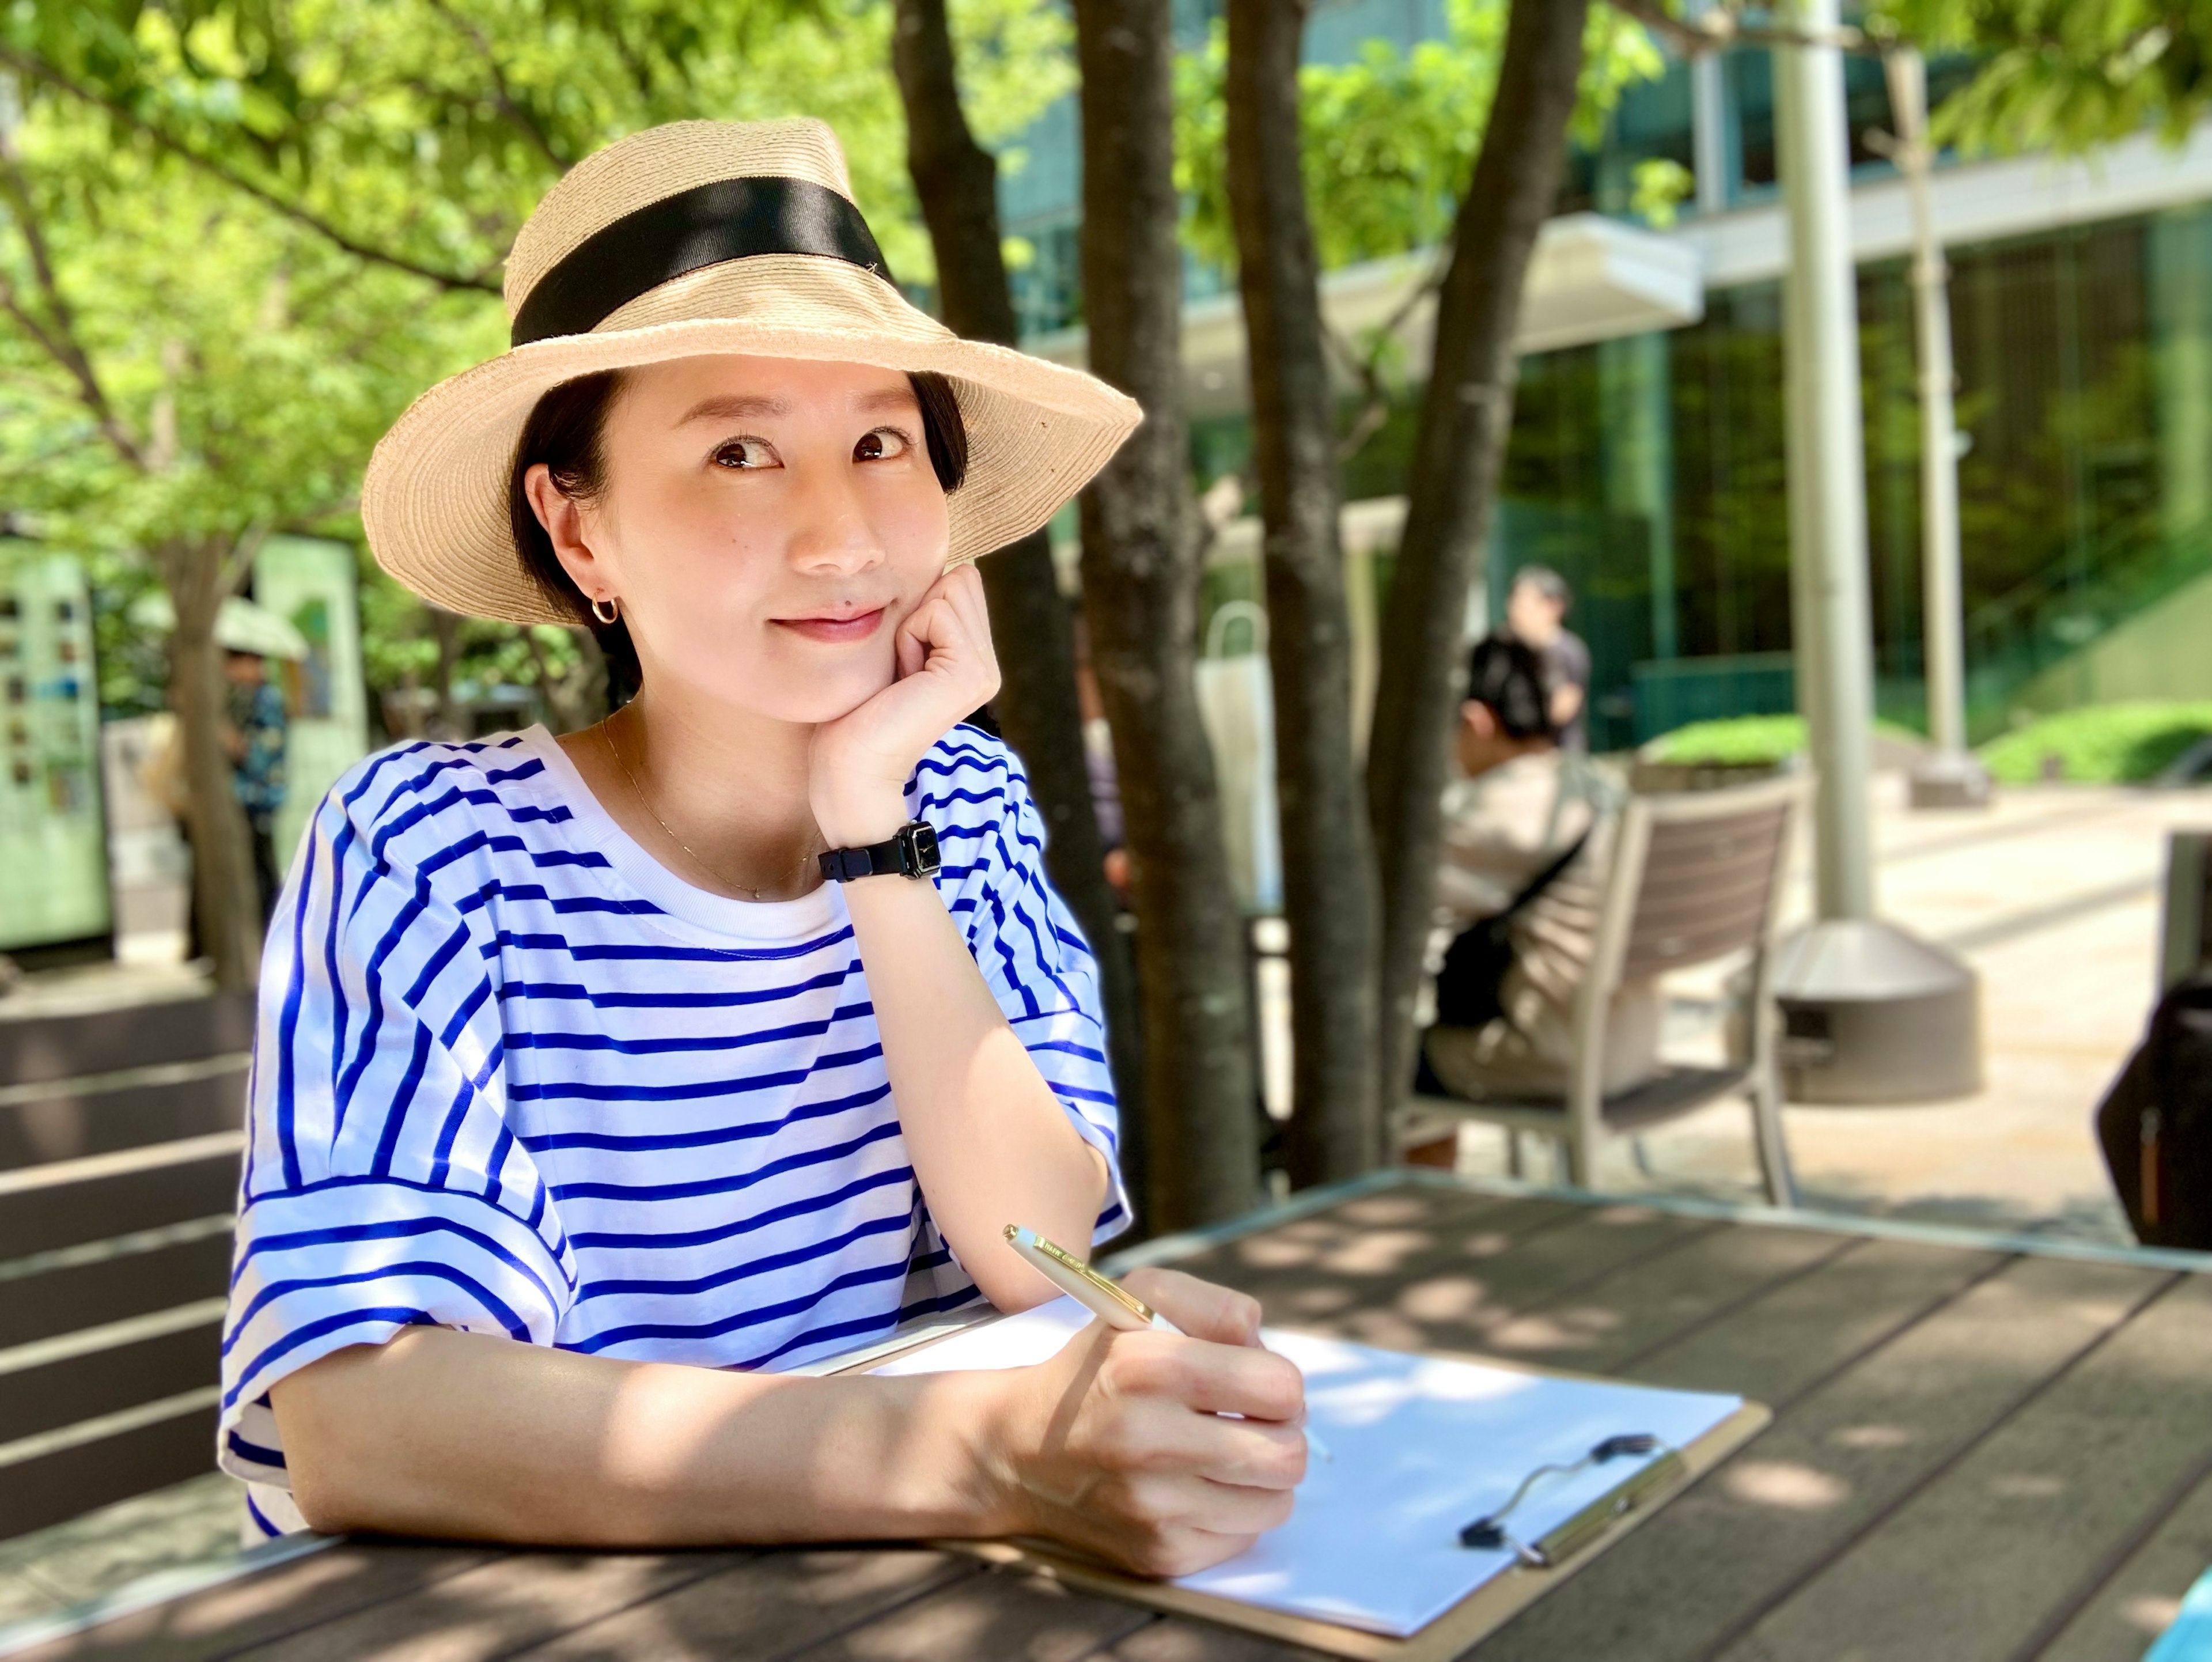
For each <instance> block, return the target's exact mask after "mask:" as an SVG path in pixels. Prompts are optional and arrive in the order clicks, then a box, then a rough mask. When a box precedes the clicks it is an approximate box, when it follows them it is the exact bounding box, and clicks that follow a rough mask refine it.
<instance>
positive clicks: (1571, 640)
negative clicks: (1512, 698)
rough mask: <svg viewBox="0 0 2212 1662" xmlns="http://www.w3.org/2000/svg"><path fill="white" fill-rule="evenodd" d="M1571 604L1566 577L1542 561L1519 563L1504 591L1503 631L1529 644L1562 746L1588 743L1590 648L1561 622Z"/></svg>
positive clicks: (1569, 747) (1577, 747) (1582, 746)
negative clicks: (1538, 663) (1539, 663)
mask: <svg viewBox="0 0 2212 1662" xmlns="http://www.w3.org/2000/svg"><path fill="white" fill-rule="evenodd" d="M1574 604H1575V594H1574V590H1572V589H1571V588H1570V587H1567V580H1566V579H1565V577H1562V576H1561V575H1559V573H1558V572H1556V571H1554V570H1553V569H1552V568H1551V567H1549V566H1547V565H1524V566H1522V568H1521V569H1519V570H1518V571H1516V572H1515V573H1514V574H1513V587H1512V588H1511V589H1510V591H1508V593H1507V594H1506V597H1505V632H1506V633H1507V634H1509V635H1510V636H1512V637H1513V638H1514V639H1515V640H1516V641H1520V642H1524V643H1525V644H1527V645H1528V647H1530V648H1533V649H1534V652H1535V654H1536V656H1537V657H1538V658H1539V659H1541V661H1542V662H1543V666H1544V678H1545V681H1546V683H1547V685H1548V686H1549V688H1550V693H1549V697H1550V700H1551V715H1552V725H1553V727H1554V728H1557V729H1558V730H1559V747H1560V748H1561V749H1562V750H1571V751H1583V752H1587V751H1588V750H1589V722H1588V721H1587V720H1585V719H1584V718H1585V716H1586V715H1587V714H1588V710H1589V684H1590V653H1589V645H1588V644H1587V643H1586V642H1584V641H1583V637H1582V636H1579V635H1577V634H1576V633H1575V632H1574V630H1571V629H1569V628H1568V627H1567V613H1568V612H1570V611H1571V610H1572V609H1573V606H1574Z"/></svg>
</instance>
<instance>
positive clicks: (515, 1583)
mask: <svg viewBox="0 0 2212 1662" xmlns="http://www.w3.org/2000/svg"><path fill="white" fill-rule="evenodd" d="M748 1557H750V1554H749V1553H744V1552H663V1553H647V1552H641V1553H620V1552H605V1553H593V1552H506V1553H498V1554H495V1555H491V1556H489V1557H488V1558H486V1559H485V1560H484V1561H483V1562H480V1563H477V1564H472V1565H470V1566H467V1567H465V1568H462V1569H460V1570H459V1571H458V1572H457V1573H456V1574H451V1575H445V1576H441V1577H439V1578H437V1579H436V1580H434V1581H431V1582H428V1583H427V1584H426V1585H424V1586H422V1587H419V1588H417V1589H416V1590H415V1591H414V1592H410V1594H409V1595H408V1596H407V1597H405V1598H387V1599H381V1600H379V1601H377V1602H375V1603H372V1604H362V1605H361V1606H360V1607H359V1608H357V1609H356V1610H352V1611H350V1612H349V1613H347V1614H346V1615H343V1616H339V1617H337V1619H336V1620H334V1621H333V1620H326V1621H321V1622H317V1623H315V1625H314V1626H313V1627H312V1628H309V1629H306V1630H305V1631H301V1632H296V1633H291V1634H288V1635H283V1636H282V1637H277V1638H272V1639H271V1640H270V1641H268V1642H266V1643H264V1644H262V1645H258V1646H256V1647H253V1648H252V1649H251V1650H245V1651H240V1652H238V1653H236V1654H237V1655H238V1656H239V1657H240V1659H245V1658H249V1657H250V1658H252V1662H323V1659H326V1658H335V1657H371V1656H376V1657H401V1656H404V1657H405V1658H406V1659H407V1662H479V1659H487V1658H490V1657H504V1656H511V1655H513V1654H514V1653H516V1652H518V1651H520V1650H524V1649H526V1648H528V1647H531V1646H532V1645H537V1644H542V1643H544V1641H547V1640H549V1639H556V1638H558V1637H559V1636H560V1635H562V1634H565V1633H570V1632H573V1631H574V1629H577V1628H580V1627H582V1626H584V1625H585V1624H586V1623H587V1622H595V1621H598V1620H599V1619H600V1618H601V1617H603V1616H610V1615H612V1614H613V1613H614V1612H616V1611H617V1610H628V1609H629V1608H630V1607H631V1606H632V1605H634V1604H641V1603H643V1602H645V1601H646V1600H647V1599H650V1598H655V1597H657V1596H658V1595H659V1594H661V1593H665V1592H669V1591H671V1589H673V1588H677V1587H681V1586H686V1585H688V1584H690V1583H691V1582H694V1581H697V1580H702V1579H704V1578H705V1577H707V1576H709V1575H714V1574H719V1573H720V1572H721V1571H724V1570H726V1569H728V1568H731V1567H732V1566H733V1565H736V1564H738V1563H740V1562H744V1560H745V1559H746V1558H748Z"/></svg>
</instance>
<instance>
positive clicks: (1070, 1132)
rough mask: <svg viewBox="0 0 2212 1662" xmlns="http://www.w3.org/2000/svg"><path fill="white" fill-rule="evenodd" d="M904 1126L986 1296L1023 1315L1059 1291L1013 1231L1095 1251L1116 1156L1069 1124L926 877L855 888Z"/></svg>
mask: <svg viewBox="0 0 2212 1662" xmlns="http://www.w3.org/2000/svg"><path fill="white" fill-rule="evenodd" d="M845 901H846V905H847V908H848V910H849V911H850V912H851V914H852V918H853V931H854V936H855V937H856V939H857V940H858V941H859V943H860V961H861V963H862V964H863V965H865V966H866V970H867V974H868V991H869V995H870V997H871V998H872V1000H873V1001H874V1004H875V1010H876V1026H877V1027H878V1031H879V1032H881V1033H882V1035H883V1043H884V1064H885V1067H886V1068H887V1070H888V1071H889V1073H890V1082H891V1094H892V1097H893V1099H895V1100H896V1102H897V1104H898V1111H899V1124H900V1129H901V1130H902V1133H903V1135H904V1136H905V1139H906V1144H907V1149H908V1154H909V1155H910V1157H911V1158H912V1160H913V1161H914V1169H915V1177H916V1178H917V1179H918V1180H919V1182H920V1183H921V1190H922V1193H923V1195H924V1196H926V1197H927V1200H928V1202H929V1211H930V1215H931V1216H932V1217H933V1218H934V1219H935V1220H936V1221H937V1226H938V1227H939V1229H940V1230H941V1231H943V1233H944V1235H945V1240H946V1242H947V1243H948V1244H949V1245H951V1248H952V1250H953V1251H954V1252H955V1253H956V1254H957V1255H958V1257H959V1259H960V1263H961V1265H962V1267H963V1268H964V1269H966V1270H967V1271H968V1273H969V1275H972V1276H974V1277H975V1284H976V1285H977V1286H978V1287H980V1288H982V1290H983V1294H984V1296H985V1297H986V1298H987V1299H989V1300H991V1302H992V1303H994V1304H995V1305H997V1306H999V1307H1000V1309H1002V1310H1018V1309H1021V1308H1024V1306H1029V1305H1032V1304H1036V1303H1038V1302H1040V1301H1041V1300H1043V1299H1044V1298H1046V1297H1048V1296H1049V1294H1050V1293H1051V1290H1052V1289H1051V1288H1049V1287H1048V1285H1047V1284H1046V1283H1045V1282H1044V1280H1043V1278H1042V1277H1041V1276H1039V1275H1037V1274H1036V1271H1034V1270H1032V1269H1030V1268H1029V1267H1028V1266H1027V1265H1025V1264H1024V1263H1022V1262H1021V1260H1020V1259H1019V1258H1018V1257H1015V1255H1014V1253H1013V1251H1012V1249H1011V1248H1010V1247H1008V1246H1007V1245H1006V1240H1005V1237H1004V1235H1003V1233H1002V1232H1003V1231H1004V1229H1005V1227H1006V1225H1007V1224H1009V1223H1020V1224H1025V1225H1027V1226H1028V1227H1030V1228H1032V1229H1035V1230H1036V1231H1037V1232H1038V1233H1041V1234H1043V1235H1045V1236H1047V1237H1048V1238H1049V1239H1054V1240H1056V1241H1059V1242H1060V1244H1061V1245H1065V1246H1066V1247H1067V1248H1068V1249H1069V1250H1070V1251H1077V1252H1081V1251H1086V1250H1087V1249H1088V1247H1089V1245H1090V1243H1091V1227H1092V1225H1093V1223H1094V1221H1095V1220H1096V1219H1097V1215H1098V1208H1099V1206H1100V1204H1101V1202H1103V1198H1104V1196H1105V1193H1106V1184H1107V1178H1108V1172H1107V1169H1106V1162H1105V1160H1104V1158H1103V1156H1102V1155H1100V1154H1098V1153H1097V1150H1095V1149H1094V1148H1091V1145H1090V1144H1089V1143H1087V1142H1085V1141H1084V1140H1083V1138H1082V1136H1081V1135H1079V1133H1078V1132H1077V1131H1076V1129H1075V1128H1074V1126H1073V1124H1071V1123H1069V1120H1068V1117H1067V1113H1066V1109H1065V1108H1063V1107H1062V1106H1061V1105H1060V1099H1058V1098H1057V1097H1056V1096H1054V1094H1053V1091H1052V1087H1050V1086H1048V1084H1046V1083H1045V1081H1044V1077H1043V1075H1041V1074H1040V1073H1038V1071H1037V1068H1036V1062H1034V1061H1033V1060H1032V1059H1031V1058H1030V1053H1029V1051H1028V1050H1026V1049H1024V1046H1023V1044H1022V1042H1021V1040H1020V1038H1018V1037H1017V1036H1016V1034H1015V1033H1014V1032H1013V1030H1012V1028H1011V1027H1009V1026H1007V1024H1006V1017H1005V1015H1004V1014H1003V1013H1001V1011H1000V1008H999V1006H998V1003H997V1001H995V1000H994V999H993V998H992V996H991V991H990V989H989V988H988V987H987V986H986V985H985V984H984V982H983V977H982V976H981V973H980V972H979V971H977V969H976V967H975V959H973V958H972V957H970V956H969V952H968V946H967V942H966V941H963V939H962V938H961V934H960V930H959V927H958V925H957V924H956V923H955V922H953V920H952V918H951V915H950V914H949V913H947V912H946V910H945V904H944V902H943V901H942V900H940V899H939V898H938V896H937V893H936V892H935V890H934V889H933V887H932V886H930V885H928V884H927V883H916V882H909V881H908V880H905V879H903V878H898V877H873V878H864V879H862V880H860V881H858V882H854V883H850V884H848V885H847V886H846V897H845Z"/></svg>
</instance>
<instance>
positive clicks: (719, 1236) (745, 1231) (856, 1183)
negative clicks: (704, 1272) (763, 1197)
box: [570, 1166, 914, 1298]
mask: <svg viewBox="0 0 2212 1662" xmlns="http://www.w3.org/2000/svg"><path fill="white" fill-rule="evenodd" d="M913 1181H914V1168H913V1167H912V1166H893V1167H892V1168H891V1169H890V1170H889V1171H885V1172H870V1173H869V1174H868V1175H867V1176H866V1177H864V1178H854V1179H853V1181H852V1182H850V1183H848V1184H845V1185H844V1186H843V1187H842V1188H839V1189H832V1190H829V1192H828V1193H826V1194H820V1195H809V1196H806V1197H805V1198H804V1199H802V1200H794V1201H787V1202H785V1203H784V1204H783V1205H781V1206H776V1207H770V1208H769V1209H768V1210H766V1211H764V1212H755V1213H751V1214H750V1215H746V1216H744V1217H741V1218H738V1219H737V1220H736V1221H734V1222H731V1223H723V1224H716V1225H715V1226H714V1227H712V1228H710V1229H690V1230H683V1231H677V1230H663V1229H649V1230H644V1231H639V1232H632V1233H623V1232H619V1231H615V1230H605V1229H601V1230H591V1229H580V1230H578V1231H577V1232H576V1235H575V1238H574V1240H573V1241H571V1242H570V1245H573V1246H574V1247H575V1249H576V1250H577V1251H579V1252H586V1251H599V1250H606V1251H626V1252H636V1251H664V1252H680V1251H685V1250H687V1249H688V1248H690V1247H694V1246H712V1245H715V1244H716V1243H717V1242H720V1241H726V1240H729V1239H733V1238H734V1237H736V1236H738V1235H750V1234H751V1233H753V1232H754V1231H755V1230H757V1229H766V1228H767V1227H769V1226H770V1225H771V1224H778V1223H785V1222H788V1221H790V1220H791V1219H793V1218H799V1217H804V1216H805V1215H807V1214H808V1213H810V1212H826V1211H828V1210H829V1208H832V1207H834V1206H836V1205H839V1204H841V1203H842V1202H845V1201H848V1200H852V1199H854V1198H855V1197H856V1196H860V1195H865V1194H866V1193H867V1192H868V1191H869V1190H873V1189H888V1188H890V1187H892V1186H893V1185H895V1184H911V1183H912V1182H913ZM577 1296H578V1297H579V1298H580V1297H582V1296H583V1295H582V1294H577Z"/></svg>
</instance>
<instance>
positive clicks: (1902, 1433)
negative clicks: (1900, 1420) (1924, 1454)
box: [1828, 1425, 1914, 1449]
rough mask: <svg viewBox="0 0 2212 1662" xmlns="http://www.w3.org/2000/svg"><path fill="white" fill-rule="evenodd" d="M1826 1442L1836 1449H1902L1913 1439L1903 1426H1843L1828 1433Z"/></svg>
mask: <svg viewBox="0 0 2212 1662" xmlns="http://www.w3.org/2000/svg"><path fill="white" fill-rule="evenodd" d="M1828 1440H1829V1441H1830V1442H1832V1443H1833V1444H1834V1445H1835V1446H1837V1447H1838V1448H1869V1449H1879V1448H1903V1447H1904V1446H1905V1445H1906V1444H1908V1443H1910V1442H1911V1441H1913V1440H1914V1437H1913V1434H1912V1433H1911V1432H1910V1431H1908V1430H1906V1429H1905V1428H1904V1427H1903V1426H1882V1425H1873V1426H1844V1427H1841V1428H1838V1429H1837V1430H1835V1431H1832V1432H1830V1433H1829V1434H1828Z"/></svg>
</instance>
